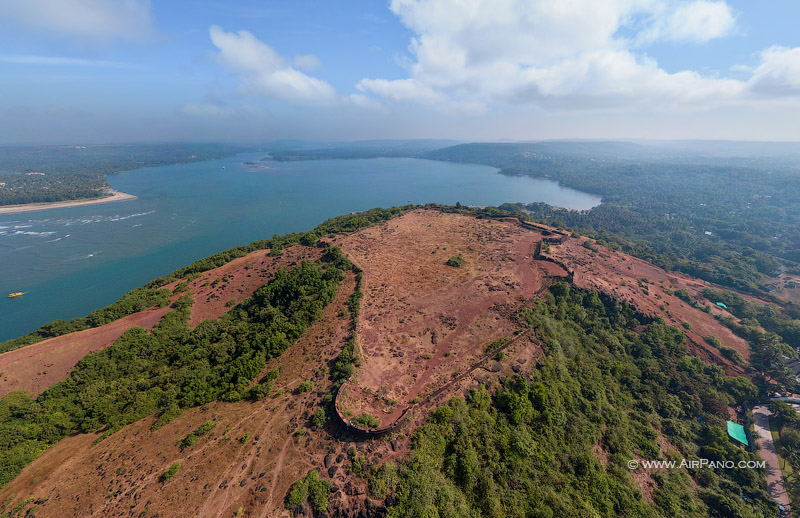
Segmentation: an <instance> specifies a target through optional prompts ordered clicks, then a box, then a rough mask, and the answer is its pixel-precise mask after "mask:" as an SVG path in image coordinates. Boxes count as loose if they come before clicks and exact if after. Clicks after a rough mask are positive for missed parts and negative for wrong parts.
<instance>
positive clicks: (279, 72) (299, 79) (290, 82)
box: [209, 25, 344, 105]
mask: <svg viewBox="0 0 800 518" xmlns="http://www.w3.org/2000/svg"><path fill="white" fill-rule="evenodd" d="M209 35H210V37H211V42H212V43H213V44H214V45H215V46H216V47H217V48H218V49H219V53H217V54H216V55H215V59H216V61H217V62H218V63H219V64H220V65H222V66H224V67H225V68H227V69H228V70H230V71H231V72H232V73H233V74H234V75H236V77H238V78H239V79H240V80H241V82H242V83H241V85H240V86H239V92H240V93H242V94H246V95H258V96H263V97H268V98H270V99H277V100H280V101H286V102H289V103H291V104H295V105H334V104H339V103H341V102H343V101H344V99H343V98H342V96H341V95H340V94H339V93H338V92H337V91H336V89H335V88H333V87H332V86H331V85H330V84H328V83H327V82H325V81H322V80H320V79H317V78H315V77H311V76H309V75H307V74H304V73H303V72H301V71H299V70H297V69H296V68H294V67H292V66H290V65H289V64H287V63H286V61H285V60H284V59H283V58H282V57H281V56H280V55H279V54H278V53H277V52H276V51H275V50H274V49H273V48H272V47H270V46H269V45H266V44H264V43H262V42H261V41H259V40H258V39H257V38H256V37H255V36H253V35H252V34H251V33H250V32H248V31H239V32H236V33H234V32H225V31H223V30H222V29H220V28H219V27H217V26H216V25H212V26H211V28H210V30H209Z"/></svg>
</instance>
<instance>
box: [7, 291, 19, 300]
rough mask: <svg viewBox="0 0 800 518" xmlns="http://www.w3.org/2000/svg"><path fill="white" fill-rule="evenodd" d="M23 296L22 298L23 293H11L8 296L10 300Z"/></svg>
mask: <svg viewBox="0 0 800 518" xmlns="http://www.w3.org/2000/svg"><path fill="white" fill-rule="evenodd" d="M21 296H22V292H21V291H18V292H16V293H9V294H8V298H10V299H13V298H14V297H21Z"/></svg>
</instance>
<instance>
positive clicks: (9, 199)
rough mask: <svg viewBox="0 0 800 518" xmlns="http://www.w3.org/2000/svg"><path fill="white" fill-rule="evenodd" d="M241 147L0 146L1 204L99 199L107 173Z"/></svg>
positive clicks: (193, 159) (209, 157) (203, 157)
mask: <svg viewBox="0 0 800 518" xmlns="http://www.w3.org/2000/svg"><path fill="white" fill-rule="evenodd" d="M242 150H243V148H239V147H235V146H230V145H223V144H180V145H176V144H151V145H145V144H137V145H109V146H15V147H0V206H2V205H17V204H24V203H42V202H54V201H65V200H77V199H84V198H98V197H101V196H104V195H105V193H106V192H107V191H108V189H109V185H108V181H107V180H106V176H107V175H110V174H114V173H119V172H121V171H128V170H131V169H136V168H139V167H149V166H158V165H170V164H178V163H184V162H196V161H201V160H212V159H216V158H222V157H225V156H230V155H232V154H234V153H237V152H240V151H242ZM38 173H41V174H38Z"/></svg>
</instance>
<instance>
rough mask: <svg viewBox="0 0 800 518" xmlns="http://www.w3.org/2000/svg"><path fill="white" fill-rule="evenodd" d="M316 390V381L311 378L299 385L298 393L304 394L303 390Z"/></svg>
mask: <svg viewBox="0 0 800 518" xmlns="http://www.w3.org/2000/svg"><path fill="white" fill-rule="evenodd" d="M312 390H314V382H313V381H311V380H305V381H304V382H302V383H301V384H300V386H299V387H297V393H298V394H302V393H303V392H311V391H312Z"/></svg>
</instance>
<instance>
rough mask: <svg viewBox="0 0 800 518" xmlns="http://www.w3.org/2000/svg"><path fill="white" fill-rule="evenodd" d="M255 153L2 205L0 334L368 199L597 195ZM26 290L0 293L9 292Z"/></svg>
mask: <svg viewBox="0 0 800 518" xmlns="http://www.w3.org/2000/svg"><path fill="white" fill-rule="evenodd" d="M263 156H264V153H256V154H242V155H238V156H236V157H231V158H227V159H223V160H215V161H210V162H202V163H194V164H181V165H172V166H166V167H153V168H146V169H139V170H136V171H130V172H127V173H122V174H119V175H115V176H112V177H110V182H111V185H112V186H113V187H114V188H115V189H117V190H119V191H122V192H126V193H130V194H134V195H136V196H138V198H137V199H135V200H130V201H121V202H113V203H107V204H100V205H89V206H83V207H73V208H68V209H53V210H47V211H42V212H29V213H23V214H10V215H2V216H0V294H1V295H2V297H1V298H0V341H1V340H5V339H8V338H13V337H16V336H19V335H22V334H25V333H28V332H30V331H32V330H34V329H36V328H37V327H38V326H40V325H41V324H44V323H46V322H50V321H52V320H55V319H58V318H64V319H71V318H74V317H78V316H84V315H86V314H88V313H89V312H91V311H92V310H94V309H97V308H99V307H102V306H105V305H107V304H110V303H111V302H114V301H115V300H117V299H118V298H119V297H120V295H122V294H123V293H125V292H126V291H129V290H130V289H132V288H135V287H136V286H141V285H142V284H144V283H146V282H147V281H149V280H151V279H153V278H156V277H160V276H162V275H165V274H167V273H170V272H172V271H174V270H176V269H177V268H179V267H181V266H185V265H187V264H189V263H191V262H192V261H194V260H196V259H199V258H201V257H205V256H208V255H211V254H213V253H215V252H219V251H221V250H225V249H227V248H231V247H234V246H238V245H241V244H246V243H249V242H252V241H255V240H257V239H263V238H265V237H271V236H272V235H273V234H284V233H287V232H298V231H305V230H309V229H311V228H313V227H314V226H316V225H317V224H319V223H320V222H322V221H323V220H325V219H327V218H330V217H333V216H337V215H340V214H345V213H349V212H352V211H358V210H365V209H369V208H372V207H391V206H396V205H404V204H406V203H408V202H409V201H410V202H412V203H428V202H438V203H447V204H455V203H456V202H461V203H463V204H465V205H498V204H501V203H504V202H526V203H529V202H533V201H543V202H546V203H550V204H551V205H556V206H561V207H569V208H574V209H588V208H591V207H593V206H595V205H597V204H599V203H600V198H599V197H596V196H591V195H588V194H585V193H581V192H578V191H575V190H572V189H566V188H563V187H560V186H558V185H557V184H555V183H553V182H549V181H545V180H536V179H532V178H525V177H510V176H504V175H500V174H498V173H497V170H496V169H494V168H491V167H486V166H480V165H470V164H454V163H448V162H435V161H429V160H416V159H410V158H409V159H406V158H399V159H398V158H391V159H388V158H387V159H368V160H324V161H309V162H289V163H271V164H269V165H271V166H273V167H274V168H273V169H253V168H247V167H245V166H244V165H243V162H245V161H249V160H251V161H258V160H259V159H260V158H262V157H263ZM16 291H21V292H24V293H25V295H24V296H23V297H19V298H16V299H7V298H5V295H6V294H8V293H10V292H16Z"/></svg>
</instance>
